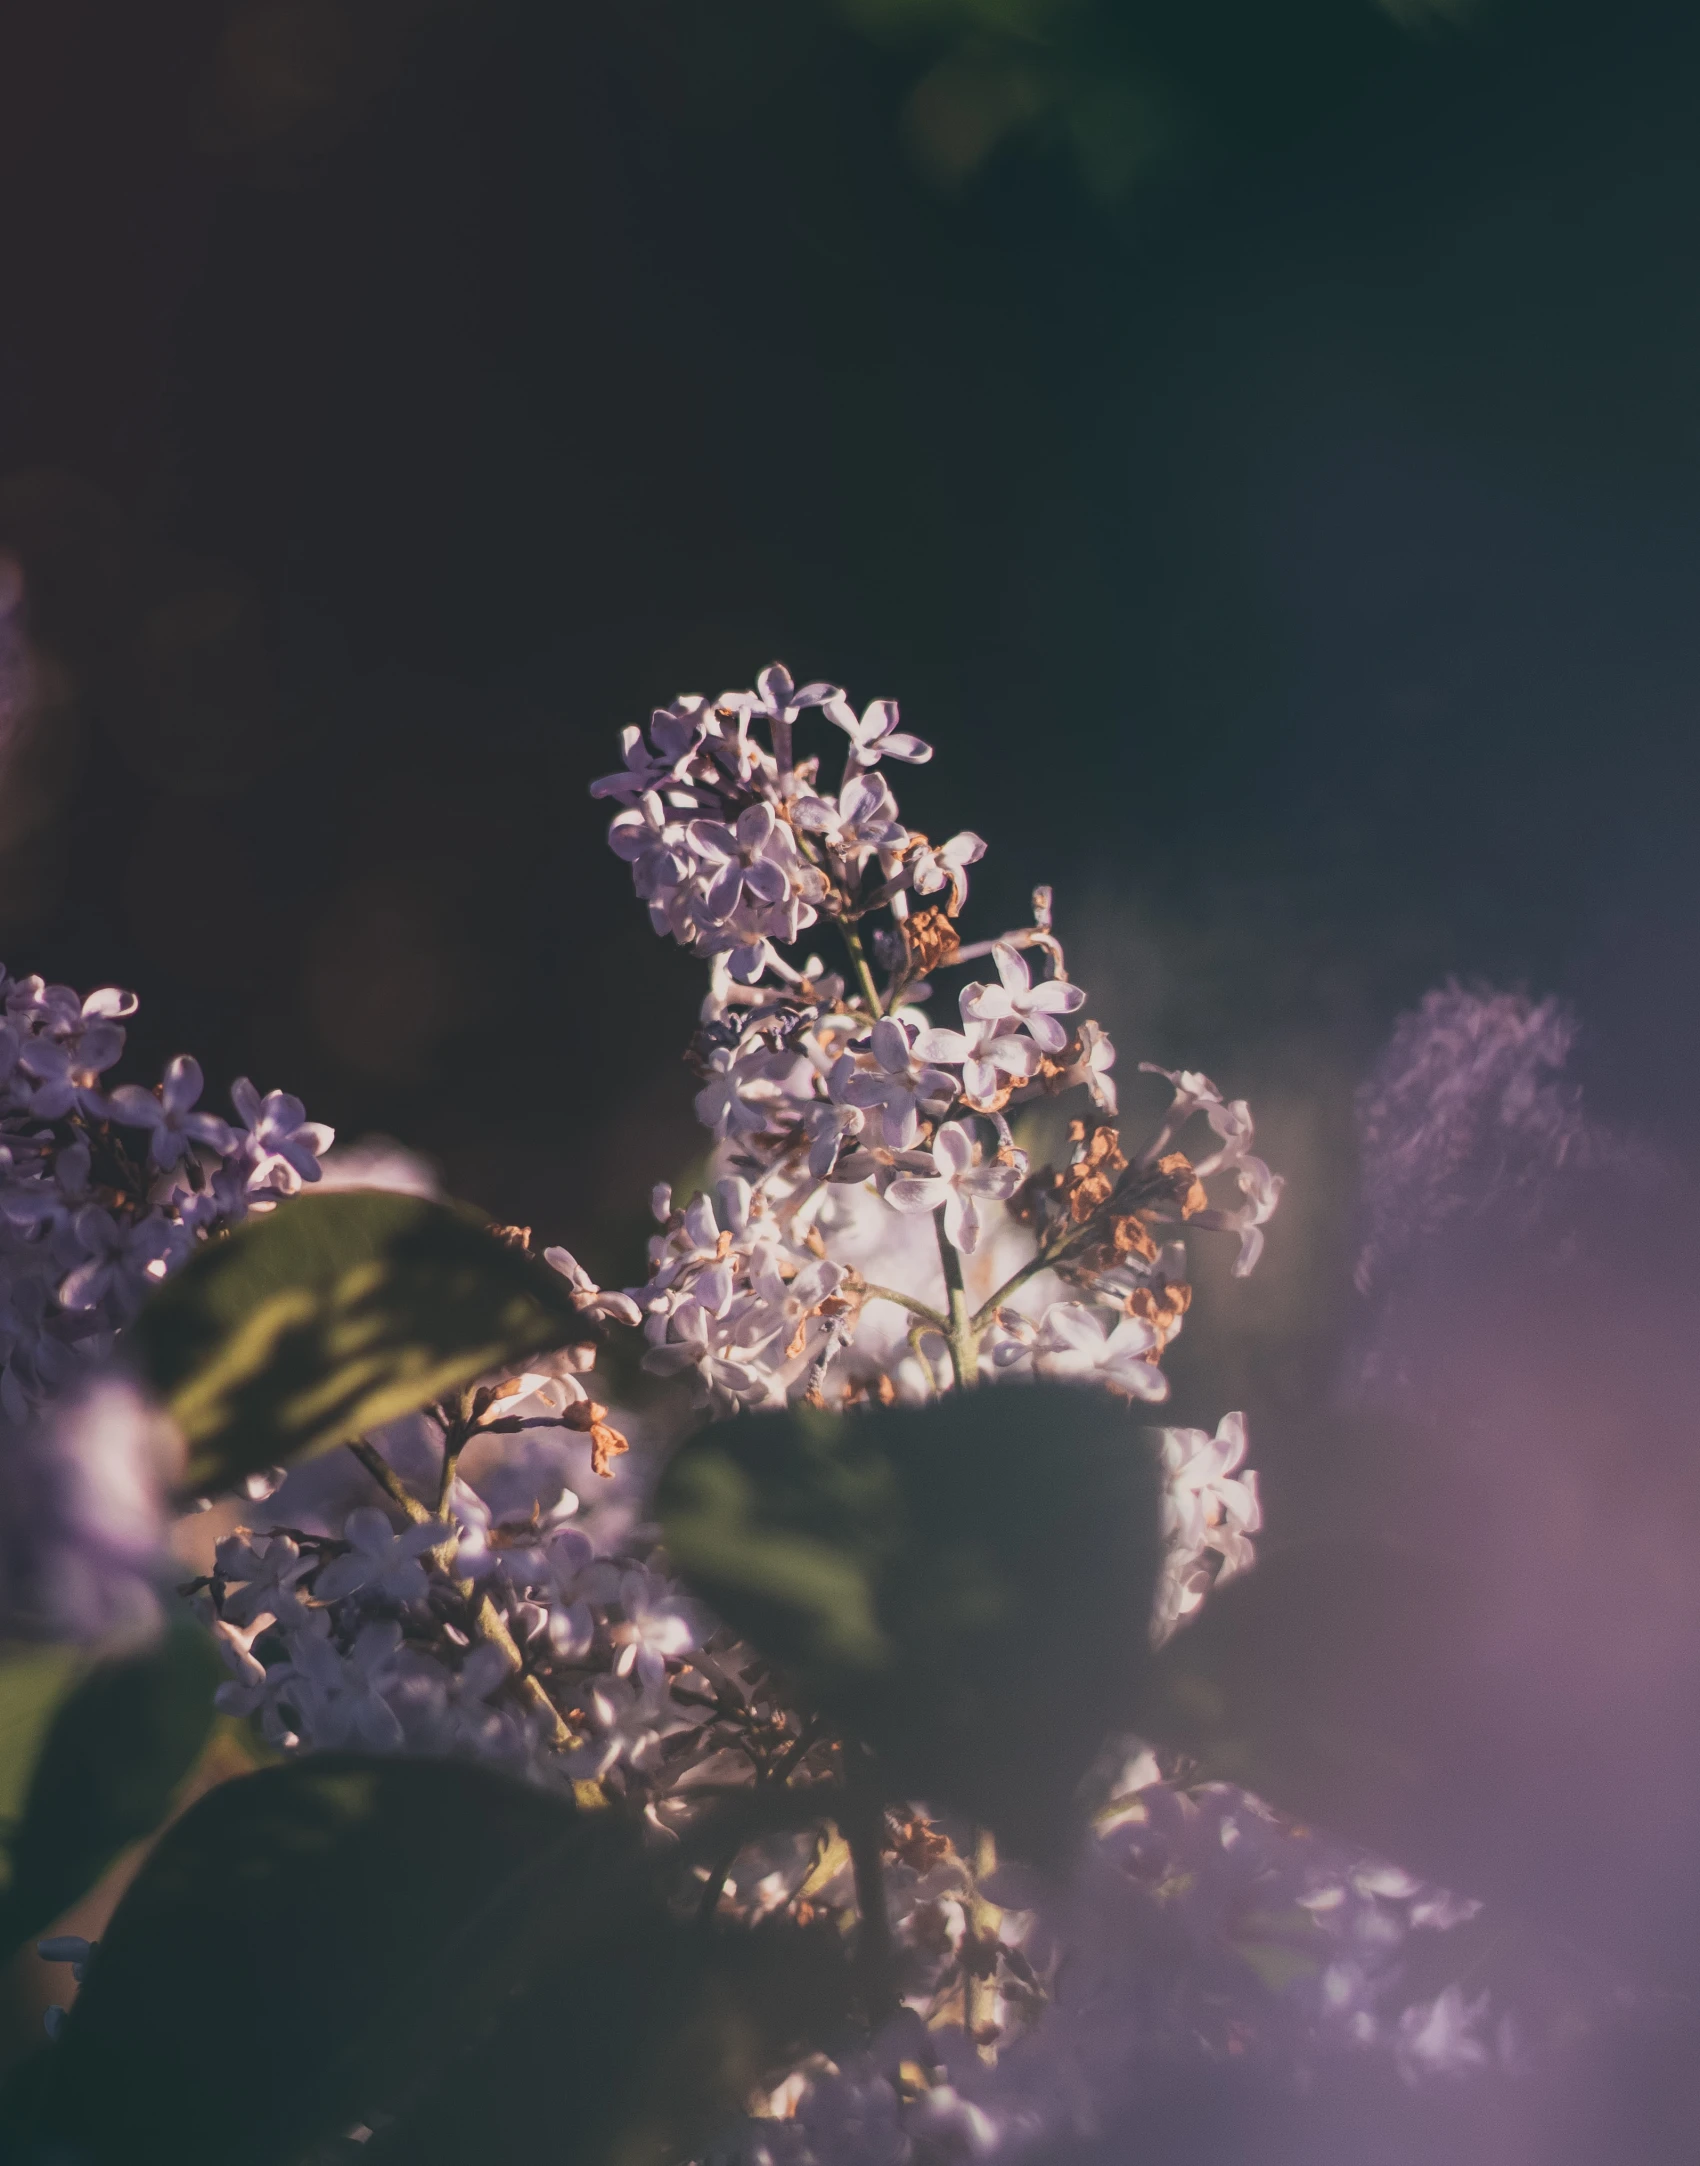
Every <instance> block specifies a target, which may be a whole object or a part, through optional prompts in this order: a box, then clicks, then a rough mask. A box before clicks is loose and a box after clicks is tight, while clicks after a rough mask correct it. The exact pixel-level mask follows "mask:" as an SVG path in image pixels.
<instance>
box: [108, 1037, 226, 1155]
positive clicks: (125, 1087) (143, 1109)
mask: <svg viewBox="0 0 1700 2166" xmlns="http://www.w3.org/2000/svg"><path fill="white" fill-rule="evenodd" d="M202 1087H203V1079H202V1076H201V1064H200V1062H199V1061H198V1060H196V1059H195V1058H194V1057H193V1056H192V1055H190V1054H188V1053H180V1054H179V1055H178V1057H177V1058H176V1059H175V1060H174V1061H172V1062H171V1063H170V1065H169V1066H168V1067H167V1069H166V1071H165V1080H164V1081H163V1082H162V1083H161V1084H160V1086H159V1092H158V1095H157V1096H156V1095H155V1094H154V1092H152V1091H145V1090H143V1089H141V1088H140V1086H139V1085H137V1084H135V1083H121V1084H120V1085H119V1086H118V1088H117V1089H116V1090H115V1091H113V1092H112V1094H111V1096H110V1098H109V1099H108V1101H107V1103H108V1105H109V1107H110V1109H111V1113H112V1118H113V1119H114V1120H117V1121H122V1122H123V1124H124V1125H125V1127H127V1128H146V1129H149V1130H151V1131H152V1133H151V1135H150V1138H149V1142H148V1163H149V1164H150V1165H154V1166H158V1167H160V1168H161V1169H162V1170H164V1169H165V1168H167V1167H171V1166H175V1165H177V1164H178V1163H179V1162H180V1161H181V1160H182V1159H183V1158H184V1157H185V1156H187V1155H188V1153H189V1152H191V1151H192V1150H193V1149H194V1147H195V1146H196V1145H197V1144H202V1145H204V1146H205V1147H206V1148H207V1149H208V1150H212V1151H218V1152H220V1153H221V1154H222V1153H228V1152H230V1151H233V1150H234V1149H235V1148H236V1132H235V1130H234V1129H233V1128H232V1127H231V1126H230V1124H229V1123H228V1122H227V1121H221V1120H220V1119H219V1118H218V1116H217V1115H216V1114H214V1113H197V1112H196V1111H195V1110H194V1107H195V1102H196V1100H197V1099H198V1098H199V1097H200V1095H201V1090H202Z"/></svg>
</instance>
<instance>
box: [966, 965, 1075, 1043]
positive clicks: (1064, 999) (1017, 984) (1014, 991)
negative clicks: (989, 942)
mask: <svg viewBox="0 0 1700 2166" xmlns="http://www.w3.org/2000/svg"><path fill="white" fill-rule="evenodd" d="M992 960H993V961H994V962H995V963H996V964H997V966H998V976H999V978H1000V979H1001V980H1002V983H1001V984H999V985H969V986H965V987H964V988H963V992H962V1013H963V1015H964V1017H965V1018H968V1019H970V1020H972V1021H974V1022H976V1023H1003V1022H1009V1023H1014V1024H1017V1025H1021V1026H1024V1027H1025V1028H1026V1030H1027V1033H1028V1035H1029V1036H1030V1037H1031V1038H1032V1039H1033V1041H1034V1043H1035V1044H1036V1045H1038V1046H1040V1047H1041V1048H1042V1049H1043V1050H1044V1051H1045V1052H1047V1053H1060V1052H1061V1051H1062V1049H1063V1047H1064V1046H1065V1045H1067V1043H1068V1032H1067V1031H1066V1030H1065V1029H1064V1028H1063V1026H1062V1024H1061V1023H1060V1022H1059V1021H1058V1020H1057V1018H1058V1017H1059V1016H1063V1015H1074V1014H1076V1013H1077V1012H1078V1011H1079V1010H1080V1009H1081V1008H1083V1007H1084V1006H1085V1005H1086V995H1085V994H1084V993H1083V992H1082V991H1081V989H1080V987H1079V986H1078V985H1069V984H1066V983H1065V982H1064V981H1063V980H1061V979H1059V978H1044V979H1041V981H1040V982H1039V983H1038V984H1037V985H1035V984H1034V983H1033V974H1032V972H1031V971H1030V970H1029V969H1028V967H1027V958H1026V957H1025V956H1024V955H1023V954H1022V953H1021V951H1020V949H1019V948H1012V947H1011V946H1010V945H1009V944H1008V942H1007V941H1001V940H1000V941H999V942H998V944H997V946H996V947H995V948H993V950H992Z"/></svg>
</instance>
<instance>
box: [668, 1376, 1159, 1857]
mask: <svg viewBox="0 0 1700 2166" xmlns="http://www.w3.org/2000/svg"><path fill="white" fill-rule="evenodd" d="M659 1509H660V1513H661V1517H662V1521H663V1524H664V1526H665V1529H666V1538H667V1547H668V1550H669V1552H670V1554H671V1556H672V1560H673V1562H674V1563H675V1565H676V1566H677V1567H678V1569H679V1570H680V1571H681V1572H682V1573H683V1574H684V1576H685V1578H686V1579H687V1580H688V1581H689V1582H690V1584H691V1585H692V1586H693V1587H694V1588H695V1589H696V1590H697V1592H698V1593H699V1594H701V1595H702V1596H703V1597H704V1598H705V1600H707V1601H708V1602H710V1603H711V1604H712V1605H713V1606H714V1608H715V1609H716V1610H718V1611H719V1613H720V1614H721V1615H722V1616H723V1617H725V1618H726V1619H727V1621H728V1622H729V1623H730V1624H731V1625H733V1626H734V1628H735V1629H736V1630H738V1631H739V1632H741V1633H743V1634H744V1635H745V1636H746V1637H747V1638H749V1639H750V1640H751V1641H753V1642H754V1644H755V1645H756V1646H757V1647H759V1648H760V1649H761V1651H762V1652H763V1653H764V1654H765V1655H766V1656H767V1657H768V1658H769V1659H770V1660H771V1661H772V1662H774V1663H775V1664H776V1665H778V1666H779V1667H780V1668H781V1669H782V1670H784V1671H785V1672H786V1673H787V1674H788V1675H789V1676H790V1677H791V1678H792V1679H793V1680H794V1681H795V1684H796V1687H797V1690H798V1692H799V1694H800V1696H801V1698H802V1700H803V1701H804V1703H805V1704H806V1705H808V1706H811V1707H818V1708H820V1709H821V1710H822V1711H823V1712H824V1713H826V1714H827V1715H829V1716H830V1717H831V1718H832V1719H833V1720H834V1721H837V1722H840V1723H843V1724H845V1725H846V1726H847V1727H849V1728H850V1729H851V1730H852V1731H854V1732H856V1733H857V1734H858V1735H859V1736H861V1737H862V1738H863V1739H864V1740H865V1741H866V1742H867V1743H868V1744H870V1745H871V1746H873V1747H874V1749H875V1750H876V1752H877V1753H878V1754H879V1756H880V1758H881V1760H882V1761H883V1763H884V1767H885V1774H886V1779H887V1780H888V1781H889V1783H890V1784H891V1786H892V1788H893V1789H894V1790H895V1791H897V1792H899V1793H901V1794H904V1795H909V1796H915V1797H922V1798H926V1799H929V1800H930V1801H932V1802H933V1803H935V1804H938V1805H945V1806H951V1807H954V1808H955V1809H956V1810H958V1811H961V1812H964V1813H968V1814H971V1815H972V1816H974V1817H975V1818H976V1819H979V1820H983V1821H986V1822H988V1823H989V1824H990V1825H991V1826H992V1827H994V1828H995V1829H996V1830H997V1831H998V1833H999V1834H1000V1835H1002V1836H1004V1837H1005V1838H1006V1839H1007V1840H1008V1841H1009V1842H1010V1843H1011V1844H1013V1845H1014V1846H1015V1847H1016V1848H1018V1849H1022V1850H1026V1851H1028V1852H1029V1853H1043V1852H1047V1851H1050V1850H1052V1849H1054V1848H1055V1847H1056V1846H1057V1845H1058V1844H1059V1843H1060V1841H1061V1840H1062V1838H1063V1836H1064V1835H1065V1833H1066V1830H1067V1828H1068V1825H1069V1823H1070V1817H1071V1815H1070V1803H1071V1799H1072V1795H1073V1791H1074V1788H1075V1785H1076V1784H1077V1782H1078V1780H1079V1778H1080V1776H1081V1775H1082V1774H1083V1773H1084V1771H1085V1769H1086V1768H1087V1766H1088V1765H1089V1763H1090V1761H1091V1759H1092V1757H1093V1754H1094V1753H1095V1752H1096V1751H1097V1749H1098V1747H1099V1745H1100V1744H1101V1742H1102V1739H1103V1735H1104V1732H1105V1731H1106V1730H1108V1729H1111V1728H1113V1727H1117V1726H1127V1725H1129V1724H1130V1723H1131V1722H1132V1721H1133V1718H1134V1715H1135V1713H1136V1710H1137V1708H1138V1705H1139V1701H1140V1694H1141V1683H1142V1679H1143V1676H1144V1673H1145V1669H1146V1665H1147V1662H1148V1660H1149V1656H1148V1652H1147V1649H1148V1634H1149V1628H1150V1618H1151V1600H1152V1594H1153V1591H1154V1588H1155V1585H1156V1577H1157V1570H1158V1565H1159V1561H1160V1557H1161V1540H1160V1533H1159V1517H1158V1513H1159V1506H1158V1481H1157V1470H1156V1465H1155V1461H1154V1459H1153V1457H1152V1455H1151V1452H1150V1450H1149V1447H1148V1444H1147V1440H1146V1438H1145V1436H1144V1434H1143V1432H1142V1431H1141V1430H1140V1428H1139V1427H1138V1426H1137V1424H1136V1422H1135V1420H1134V1418H1133V1417H1132V1415H1131V1414H1130V1413H1129V1411H1128V1410H1127V1408H1126V1407H1124V1406H1123V1405H1122V1404H1120V1403H1119V1402H1118V1401H1116V1400H1114V1399H1112V1398H1110V1397H1108V1396H1107V1395H1106V1394H1105V1393H1102V1392H1092V1391H1084V1390H1075V1389H1071V1388H1068V1387H1064V1386H1047V1385H1034V1386H1030V1387H1024V1388H1022V1389H1010V1390H1005V1391H996V1392H989V1391H988V1392H972V1393H966V1394H963V1395H961V1396H956V1395H952V1396H951V1397H950V1398H947V1399H946V1400H944V1401H943V1402H941V1403H940V1404H938V1405H936V1406H932V1407H927V1408H891V1409H886V1410H880V1411H874V1410H870V1411H866V1412H860V1413H854V1414H850V1415H836V1414H824V1413H814V1412H812V1411H810V1410H808V1409H806V1408H804V1409H798V1410H793V1411H789V1412H786V1413H772V1414H757V1415H753V1416H743V1417H740V1418H738V1419H736V1420H733V1421H729V1422H722V1423H719V1424H718V1425H716V1426H715V1427H713V1428H710V1429H708V1430H705V1431H704V1432H703V1433H702V1434H701V1435H699V1436H696V1437H693V1438H692V1439H691V1441H690V1442H689V1443H688V1444H686V1445H685V1447H684V1449H683V1450H682V1451H681V1452H680V1453H679V1455H678V1457H677V1458H676V1459H675V1460H674V1461H673V1463H672V1465H671V1466H670V1467H669V1469H668V1472H667V1475H666V1478H665V1480H664V1481H663V1483H662V1487H661V1493H660V1498H659Z"/></svg>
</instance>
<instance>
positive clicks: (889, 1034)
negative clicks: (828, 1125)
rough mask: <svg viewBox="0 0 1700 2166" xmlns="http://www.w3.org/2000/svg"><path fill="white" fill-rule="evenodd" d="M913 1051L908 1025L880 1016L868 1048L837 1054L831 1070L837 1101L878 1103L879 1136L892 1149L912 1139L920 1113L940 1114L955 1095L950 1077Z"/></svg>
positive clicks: (867, 1106) (869, 1105)
mask: <svg viewBox="0 0 1700 2166" xmlns="http://www.w3.org/2000/svg"><path fill="white" fill-rule="evenodd" d="M912 1051H913V1049H912V1047H911V1044H910V1037H909V1030H908V1027H907V1026H906V1025H905V1024H902V1023H899V1022H895V1021H894V1020H893V1019H892V1018H891V1017H890V1016H882V1017H881V1019H880V1020H879V1022H877V1023H876V1024H875V1025H874V1027H873V1031H872V1033H871V1036H870V1039H869V1046H868V1051H867V1053H866V1054H864V1055H861V1056H858V1055H856V1054H854V1053H845V1054H842V1055H841V1056H840V1057H839V1060H838V1061H837V1063H836V1065H835V1066H834V1068H833V1071H832V1095H833V1097H834V1098H835V1099H836V1100H837V1102H838V1103H839V1104H840V1105H846V1106H859V1107H861V1108H862V1110H863V1111H864V1112H866V1111H870V1110H871V1109H872V1108H874V1107H875V1106H877V1107H878V1108H879V1109H880V1112H881V1116H882V1121H881V1130H882V1134H883V1136H884V1139H885V1141H886V1143H887V1144H888V1145H889V1146H890V1147H891V1148H892V1149H893V1150H897V1151H906V1150H908V1149H909V1147H910V1145H911V1144H913V1142H914V1141H915V1138H916V1136H917V1135H918V1134H919V1132H920V1126H921V1114H922V1113H923V1112H928V1113H942V1112H943V1111H944V1109H945V1107H946V1106H948V1105H949V1104H950V1102H951V1100H952V1099H953V1098H954V1097H955V1096H956V1079H955V1077H954V1076H950V1075H946V1073H945V1072H944V1070H943V1069H942V1068H935V1067H933V1066H931V1065H930V1064H929V1063H927V1062H926V1061H924V1060H920V1061H918V1060H916V1059H915V1058H913V1057H912Z"/></svg>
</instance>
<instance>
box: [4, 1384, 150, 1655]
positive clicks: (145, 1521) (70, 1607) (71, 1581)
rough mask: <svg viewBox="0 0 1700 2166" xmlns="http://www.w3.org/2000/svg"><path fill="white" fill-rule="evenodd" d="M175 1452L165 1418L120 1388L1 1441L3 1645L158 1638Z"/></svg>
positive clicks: (97, 1393)
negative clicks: (158, 1584)
mask: <svg viewBox="0 0 1700 2166" xmlns="http://www.w3.org/2000/svg"><path fill="white" fill-rule="evenodd" d="M171 1450H172V1439H171V1436H170V1433H169V1431H168V1430H167V1429H165V1428H164V1427H163V1426H162V1424H161V1423H160V1420H159V1418H158V1416H157V1415H156V1414H154V1412H153V1411H152V1409H151V1408H150V1407H148V1406H147V1404H146V1403H145V1402H144V1401H143V1400H142V1398H141V1397H140V1395H139V1394H138V1393H137V1392H136V1391H135V1390H134V1389H133V1388H132V1387H131V1386H129V1385H128V1384H125V1383H122V1382H120V1381H119V1380H117V1379H116V1378H106V1379H104V1380H102V1381H100V1382H98V1383H95V1384H93V1385H92V1386H91V1387H90V1388H89V1389H88V1390H87V1391H86V1392H84V1393H83V1395H82V1396H81V1397H80V1398H78V1399H76V1400H74V1401H72V1402H71V1403H69V1404H68V1405H63V1406H61V1407H60V1409H59V1410H58V1412H57V1413H56V1415H54V1416H53V1417H52V1418H48V1419H43V1420H40V1421H36V1422H31V1423H27V1424H25V1425H23V1426H22V1427H20V1428H18V1429H15V1430H12V1431H11V1432H10V1433H7V1434H4V1435H0V1635H3V1636H5V1637H8V1638H10V1637H20V1638H30V1639H36V1638H55V1639H71V1640H84V1641H88V1640H103V1639H109V1638H112V1637H115V1636H116V1637H121V1638H134V1637H138V1636H147V1635H148V1634H151V1633H152V1632H153V1631H154V1630H155V1629H156V1628H157V1625H158V1622H159V1604H158V1601H157V1598H156V1596H155V1592H154V1575H155V1573H156V1572H157V1571H158V1570H159V1568H160V1566H161V1564H162V1562H163V1560H164V1550H165V1501H164V1491H165V1487H166V1481H167V1477H168V1471H169V1461H170V1458H171Z"/></svg>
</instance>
